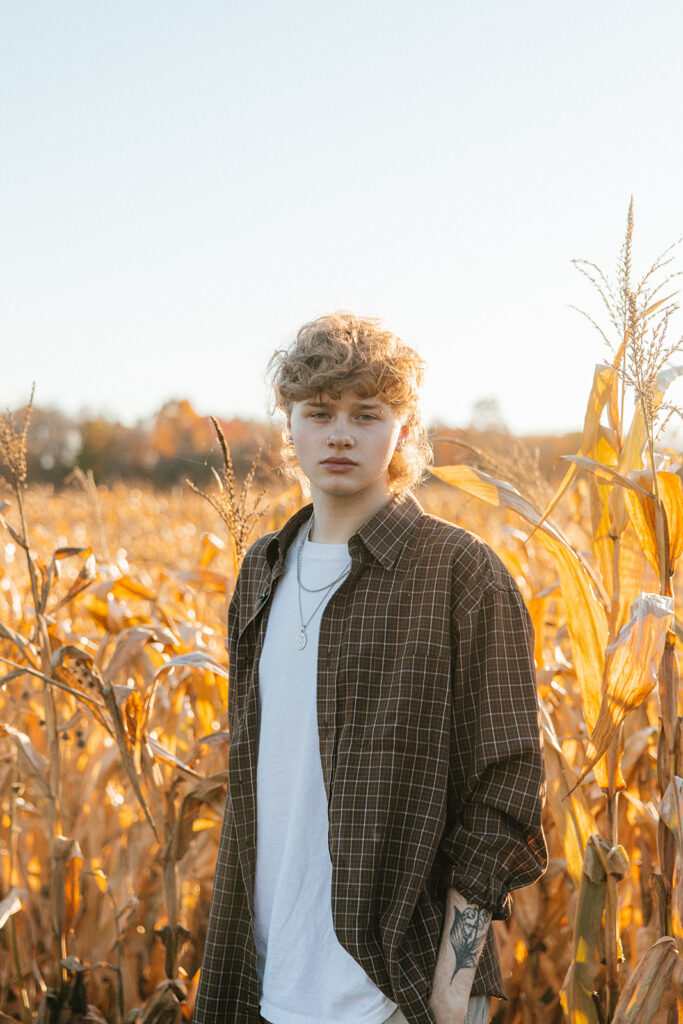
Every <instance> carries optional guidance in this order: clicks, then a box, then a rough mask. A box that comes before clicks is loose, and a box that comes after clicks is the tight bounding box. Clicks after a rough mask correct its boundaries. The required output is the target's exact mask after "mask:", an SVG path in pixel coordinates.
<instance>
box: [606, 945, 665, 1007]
mask: <svg viewBox="0 0 683 1024" xmlns="http://www.w3.org/2000/svg"><path fill="white" fill-rule="evenodd" d="M678 959H679V956H678V950H677V948H676V941H675V939H672V938H671V937H670V936H668V935H665V936H664V937H663V938H661V939H658V941H657V942H655V944H654V946H651V947H650V948H649V949H648V950H647V952H646V953H645V955H644V956H643V958H642V959H641V961H640V963H639V964H638V966H637V967H636V969H635V971H634V972H633V974H632V975H631V977H630V978H629V979H628V981H627V982H626V984H625V985H624V987H623V989H622V990H621V994H620V996H619V1001H618V1002H617V1005H616V1007H615V1008H614V1016H613V1017H612V1024H667V1022H668V1021H669V1020H670V1017H669V1014H670V1011H671V1010H672V1009H673V1008H674V1007H675V1006H676V987H675V986H674V985H673V984H672V980H673V971H674V968H675V967H676V964H677V963H678Z"/></svg>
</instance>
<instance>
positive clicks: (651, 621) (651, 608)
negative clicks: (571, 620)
mask: <svg viewBox="0 0 683 1024" xmlns="http://www.w3.org/2000/svg"><path fill="white" fill-rule="evenodd" d="M672 614H673V600H672V599H671V598H670V597H662V596H661V595H660V594H641V595H640V597H639V598H637V599H636V600H635V601H634V602H633V605H632V606H631V617H630V619H629V621H628V622H627V623H626V625H625V626H623V627H622V629H621V630H620V631H619V633H618V635H617V636H616V637H615V639H614V640H613V641H612V643H611V644H609V646H608V647H607V650H606V652H605V654H606V660H605V685H604V693H603V700H602V703H601V706H600V713H599V715H598V719H597V722H596V723H595V728H594V730H593V733H592V735H591V745H590V748H589V756H588V764H587V765H586V766H585V767H584V769H583V771H582V772H581V776H580V779H579V781H581V780H582V779H583V778H585V776H586V775H587V773H588V772H589V771H590V769H591V767H592V766H593V765H595V763H596V762H597V760H598V759H599V758H600V757H601V756H602V755H603V754H604V753H605V751H606V750H607V747H608V746H609V744H610V742H611V741H612V739H613V737H614V736H615V734H616V732H617V729H618V728H619V726H620V725H621V723H622V722H623V721H624V719H625V718H626V716H627V715H628V714H630V712H631V711H633V710H634V708H637V707H639V705H640V704H642V702H643V701H644V700H645V698H646V697H647V695H648V694H649V693H650V692H651V691H652V690H653V689H654V687H655V685H656V683H657V670H658V668H659V663H660V661H661V658H662V654H663V651H664V643H665V640H666V633H667V629H668V627H669V623H670V621H671V616H672Z"/></svg>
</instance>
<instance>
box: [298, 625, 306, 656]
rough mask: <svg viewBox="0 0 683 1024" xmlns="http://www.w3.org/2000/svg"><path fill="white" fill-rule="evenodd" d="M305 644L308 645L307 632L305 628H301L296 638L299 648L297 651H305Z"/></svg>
mask: <svg viewBox="0 0 683 1024" xmlns="http://www.w3.org/2000/svg"><path fill="white" fill-rule="evenodd" d="M305 646H306V634H305V633H304V631H303V630H301V632H300V633H299V635H298V636H297V638H296V649H297V651H303V649H304V647H305Z"/></svg>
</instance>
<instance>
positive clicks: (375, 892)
mask: <svg viewBox="0 0 683 1024" xmlns="http://www.w3.org/2000/svg"><path fill="white" fill-rule="evenodd" d="M311 511H312V506H311V505H307V506H305V507H304V508H302V509H300V510H299V511H298V512H297V513H296V514H295V515H294V516H292V518H291V519H290V520H289V521H288V522H287V523H286V524H285V525H284V526H283V527H282V529H281V530H279V531H278V532H276V533H272V534H268V535H266V536H264V537H262V538H260V539H259V540H258V541H256V543H255V544H253V545H252V547H251V548H250V549H249V551H248V552H247V554H246V557H245V559H244V564H243V566H242V570H241V572H240V575H239V579H238V581H237V585H236V588H235V593H234V595H233V598H232V601H231V604H230V608H229V612H228V651H229V657H230V696H229V707H228V719H229V727H230V757H229V772H228V775H229V781H228V796H227V803H226V808H225V817H224V821H223V830H222V834H221V841H220V849H219V854H218V862H217V866H216V877H215V882H214V890H213V897H212V902H211V912H210V919H209V925H208V934H207V939H206V947H205V952H204V961H203V966H202V972H201V978H200V983H199V990H198V994H197V1001H196V1008H195V1016H194V1020H195V1024H237V1022H244V1024H256V1022H258V1020H259V992H258V978H257V973H256V947H255V942H254V934H253V925H252V921H253V914H254V902H253V891H254V874H255V860H256V767H257V756H258V739H259V685H258V665H259V656H260V653H261V648H262V646H263V641H264V636H265V630H266V623H267V620H268V614H269V609H270V605H271V596H272V593H273V589H274V587H275V586H276V582H277V579H278V577H279V576H281V575H282V573H283V571H284V559H285V552H286V550H287V547H288V545H289V544H290V543H291V542H292V539H293V538H294V536H295V534H296V532H297V530H298V529H299V527H300V526H301V524H302V523H303V521H304V520H305V519H306V518H307V517H308V516H310V515H311ZM349 552H350V554H351V571H350V573H349V576H348V577H347V579H346V580H344V582H343V583H342V584H341V585H340V586H339V588H338V589H337V590H336V592H335V593H334V594H333V595H332V597H331V599H330V601H329V603H328V604H327V606H326V608H325V610H324V613H323V617H322V620H321V625H320V639H319V652H318V698H317V699H318V728H319V737H320V756H321V761H322V770H323V777H324V782H325V789H326V792H327V797H328V804H329V822H330V824H329V848H330V856H331V859H332V915H333V921H334V928H335V932H336V935H337V938H338V939H339V942H340V943H341V944H342V945H343V946H344V947H345V948H346V949H347V950H348V952H349V953H350V954H351V955H352V956H353V957H354V958H355V959H356V960H357V962H358V963H359V964H360V965H361V966H362V967H363V968H364V970H365V971H366V972H367V974H368V975H369V976H370V978H372V980H373V981H374V982H375V984H376V985H377V986H378V987H379V988H380V989H381V990H382V992H384V994H385V995H386V996H388V997H389V998H390V999H392V1000H394V1001H395V1002H396V1003H398V1004H399V1006H400V1007H401V1009H402V1011H403V1013H404V1014H405V1016H406V1018H407V1019H408V1021H409V1022H410V1024H433V1020H434V1018H433V1015H432V1013H431V1011H430V1010H429V1008H428V1005H427V1003H428V998H429V993H430V990H431V983H432V978H433V973H434V967H435V963H436V956H437V950H438V945H439V939H440V937H441V931H442V926H443V918H444V901H445V890H446V888H448V887H449V886H452V887H454V888H455V889H457V890H458V891H459V892H460V893H462V895H463V896H465V897H466V898H467V899H468V900H470V901H472V902H475V903H478V904H480V905H481V906H484V907H487V908H489V909H490V910H491V911H492V913H493V916H494V918H506V917H508V916H509V914H510V895H509V892H510V890H511V889H515V888H518V887H519V886H523V885H528V884H529V883H530V882H533V881H534V879H536V878H538V877H539V875H540V874H541V873H542V872H543V870H544V867H545V864H546V848H545V841H544V838H543V833H542V830H541V804H542V791H543V778H544V776H543V764H542V751H541V742H540V737H539V727H538V708H537V702H536V688H535V679H534V667H533V660H532V653H531V652H532V637H533V628H532V626H531V622H530V619H529V615H528V612H527V610H526V607H525V605H524V602H523V600H522V597H521V595H520V592H519V590H518V589H517V586H516V585H515V583H514V581H513V579H512V577H511V576H510V574H509V573H508V571H507V569H506V568H505V567H504V566H503V564H502V562H501V561H500V560H499V558H498V557H497V556H496V555H495V554H494V553H493V552H492V551H491V549H490V548H489V547H488V546H487V545H485V544H484V543H482V542H481V541H479V540H477V539H476V538H474V537H473V536H472V535H471V534H469V533H467V532H466V531H465V530H462V529H460V528H459V527H457V526H454V525H453V524H452V523H448V522H445V521H444V520H441V519H437V518H436V517H434V516H431V515H428V514H426V513H425V512H424V511H423V510H422V508H421V507H420V505H419V504H418V502H417V500H416V499H415V498H414V497H413V496H412V494H410V493H408V494H406V495H404V496H403V497H394V498H392V499H391V500H390V501H389V502H388V503H387V504H386V505H384V507H383V508H382V509H380V510H379V511H378V512H377V513H376V514H375V515H374V516H373V517H372V518H371V519H370V520H369V521H368V522H366V523H365V524H364V525H363V526H361V527H360V529H359V530H358V531H357V532H356V533H355V534H354V535H353V537H351V539H350V540H349ZM292 968H293V969H295V970H301V969H305V965H302V964H293V965H292ZM472 994H473V995H476V994H491V995H497V994H498V995H502V994H503V989H502V979H501V974H500V966H499V962H498V955H497V951H496V947H495V940H494V936H493V932H492V930H491V929H490V930H489V935H488V938H487V941H486V944H485V946H484V949H483V951H482V955H481V957H480V961H479V965H478V968H477V972H476V976H475V980H474V985H473V988H472ZM321 1024H324V1022H321Z"/></svg>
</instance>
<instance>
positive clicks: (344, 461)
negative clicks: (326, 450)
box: [323, 459, 356, 466]
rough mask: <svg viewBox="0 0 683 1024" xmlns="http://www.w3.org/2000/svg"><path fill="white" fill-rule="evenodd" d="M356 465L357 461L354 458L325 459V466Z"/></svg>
mask: <svg viewBox="0 0 683 1024" xmlns="http://www.w3.org/2000/svg"><path fill="white" fill-rule="evenodd" d="M329 465H332V466H355V465H356V463H355V462H354V461H353V459H325V460H324V461H323V466H329Z"/></svg>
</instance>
